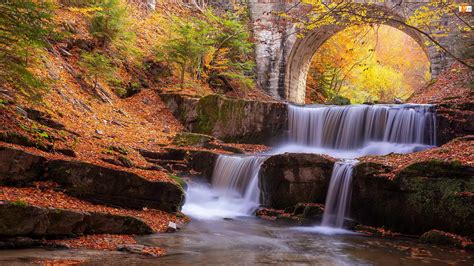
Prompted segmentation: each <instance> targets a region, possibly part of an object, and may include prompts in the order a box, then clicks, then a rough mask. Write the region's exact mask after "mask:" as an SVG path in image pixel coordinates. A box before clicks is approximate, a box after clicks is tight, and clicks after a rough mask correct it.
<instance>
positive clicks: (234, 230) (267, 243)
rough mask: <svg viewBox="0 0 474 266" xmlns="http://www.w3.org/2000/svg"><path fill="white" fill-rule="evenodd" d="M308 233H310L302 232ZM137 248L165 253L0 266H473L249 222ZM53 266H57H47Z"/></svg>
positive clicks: (4, 261) (202, 224)
mask: <svg viewBox="0 0 474 266" xmlns="http://www.w3.org/2000/svg"><path fill="white" fill-rule="evenodd" d="M308 229H311V228H308ZM136 240H137V242H138V243H139V244H144V245H149V246H159V247H164V248H166V249H167V255H166V256H164V257H161V258H151V257H144V256H139V255H132V254H127V253H122V252H114V251H90V250H74V249H72V250H54V251H52V250H44V249H28V250H4V251H1V250H0V265H26V264H30V263H32V262H33V261H38V260H42V259H48V260H64V259H76V260H85V261H84V263H83V264H84V265H268V264H276V265H384V266H390V265H428V264H429V265H473V263H474V257H473V256H474V254H473V253H472V252H471V253H469V252H466V251H462V250H456V249H452V248H439V247H430V246H427V245H422V244H418V243H416V242H415V241H414V240H411V239H398V240H393V239H381V238H374V237H365V236H362V235H356V234H343V235H331V236H328V235H324V234H320V233H315V232H311V231H309V230H308V231H302V230H292V229H291V228H288V227H285V226H280V225H278V224H275V223H272V222H270V221H265V220H261V219H258V218H254V217H236V218H234V219H232V220H223V219H220V220H213V221H207V220H204V221H203V220H199V219H193V220H192V221H191V222H190V223H189V224H187V225H185V226H184V227H183V229H181V230H179V231H178V232H176V233H170V234H154V235H148V236H140V237H136ZM50 265H59V264H50Z"/></svg>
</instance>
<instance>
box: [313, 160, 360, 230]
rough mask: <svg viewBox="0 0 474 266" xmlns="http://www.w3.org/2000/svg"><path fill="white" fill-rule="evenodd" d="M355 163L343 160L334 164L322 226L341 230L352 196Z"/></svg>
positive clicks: (354, 161)
mask: <svg viewBox="0 0 474 266" xmlns="http://www.w3.org/2000/svg"><path fill="white" fill-rule="evenodd" d="M356 163H357V161H356V160H344V161H339V162H336V163H335V164H334V168H333V170H332V174H331V181H330V183H329V189H328V193H327V196H326V204H325V208H324V215H323V222H322V224H321V225H322V226H326V227H336V228H342V226H343V225H344V218H345V217H346V216H347V214H348V210H349V206H350V201H351V195H352V190H351V184H352V169H353V167H354V165H355V164H356Z"/></svg>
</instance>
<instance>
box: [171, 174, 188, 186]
mask: <svg viewBox="0 0 474 266" xmlns="http://www.w3.org/2000/svg"><path fill="white" fill-rule="evenodd" d="M168 177H169V178H171V179H173V180H174V181H176V183H178V185H179V186H180V187H181V188H182V189H187V187H188V185H187V184H186V182H184V180H183V179H181V178H180V177H179V176H176V175H173V174H168Z"/></svg>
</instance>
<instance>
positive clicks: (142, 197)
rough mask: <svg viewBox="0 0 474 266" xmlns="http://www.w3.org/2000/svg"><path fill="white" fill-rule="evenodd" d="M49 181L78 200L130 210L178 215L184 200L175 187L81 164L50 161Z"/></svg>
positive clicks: (121, 172) (177, 187) (181, 192)
mask: <svg viewBox="0 0 474 266" xmlns="http://www.w3.org/2000/svg"><path fill="white" fill-rule="evenodd" d="M48 178H49V179H50V180H53V181H55V182H57V183H58V184H60V185H61V186H63V187H64V188H65V189H66V191H67V192H68V193H69V194H71V195H73V196H76V197H78V198H84V199H87V200H91V201H96V202H101V203H107V204H112V205H117V206H122V207H126V208H136V209H141V208H143V207H148V208H154V209H159V210H164V211H168V212H176V211H178V210H179V209H180V208H181V205H182V203H183V200H184V192H183V190H182V189H181V188H180V187H179V186H177V185H175V184H173V183H170V182H157V181H155V182H152V181H148V180H146V179H144V178H143V177H141V176H139V175H137V174H135V173H130V172H125V171H120V170H116V169H111V168H106V167H103V166H98V165H94V164H89V163H85V162H79V161H64V160H54V161H50V162H49V163H48Z"/></svg>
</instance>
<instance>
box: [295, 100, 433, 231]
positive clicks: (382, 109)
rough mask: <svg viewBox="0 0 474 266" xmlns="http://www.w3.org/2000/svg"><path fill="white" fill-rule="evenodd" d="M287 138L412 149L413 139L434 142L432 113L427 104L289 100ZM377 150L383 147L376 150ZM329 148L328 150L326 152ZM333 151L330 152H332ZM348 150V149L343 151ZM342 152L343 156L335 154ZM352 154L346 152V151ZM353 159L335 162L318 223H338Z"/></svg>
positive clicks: (345, 145) (322, 145) (319, 143)
mask: <svg viewBox="0 0 474 266" xmlns="http://www.w3.org/2000/svg"><path fill="white" fill-rule="evenodd" d="M288 115H289V131H290V132H289V139H290V142H293V143H297V144H300V145H309V146H313V147H320V148H327V149H336V150H354V149H358V148H362V147H364V146H367V145H368V144H369V143H371V142H377V143H392V144H408V145H409V147H408V148H407V147H403V148H404V149H400V147H398V146H396V145H392V146H389V148H388V150H384V149H383V148H382V145H380V144H378V145H377V146H378V147H377V148H376V150H370V149H369V152H367V151H364V150H359V151H358V152H355V156H354V153H352V157H359V156H363V155H365V154H367V153H368V154H370V153H376V154H377V153H382V154H383V153H387V152H388V151H399V152H413V151H416V149H417V145H413V144H421V145H425V147H426V146H434V145H435V144H436V119H435V114H434V108H433V107H432V106H431V105H410V104H405V105H351V106H329V107H328V106H314V107H309V108H308V107H301V106H292V105H289V106H288ZM381 150H382V152H380V151H381ZM330 153H331V152H330ZM332 153H333V154H334V152H332ZM336 154H338V155H340V154H341V153H340V152H339V153H336ZM347 154H351V153H347ZM340 157H344V156H340ZM349 157H351V156H349ZM356 163H357V161H355V160H342V161H339V162H336V163H335V165H334V168H333V172H332V175H331V180H330V185H329V189H328V193H327V196H326V203H325V210H324V215H323V221H322V224H321V225H322V226H324V227H336V228H342V227H343V225H344V219H345V217H346V216H347V213H348V208H349V206H350V199H351V182H352V169H353V166H354V165H355V164H356Z"/></svg>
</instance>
